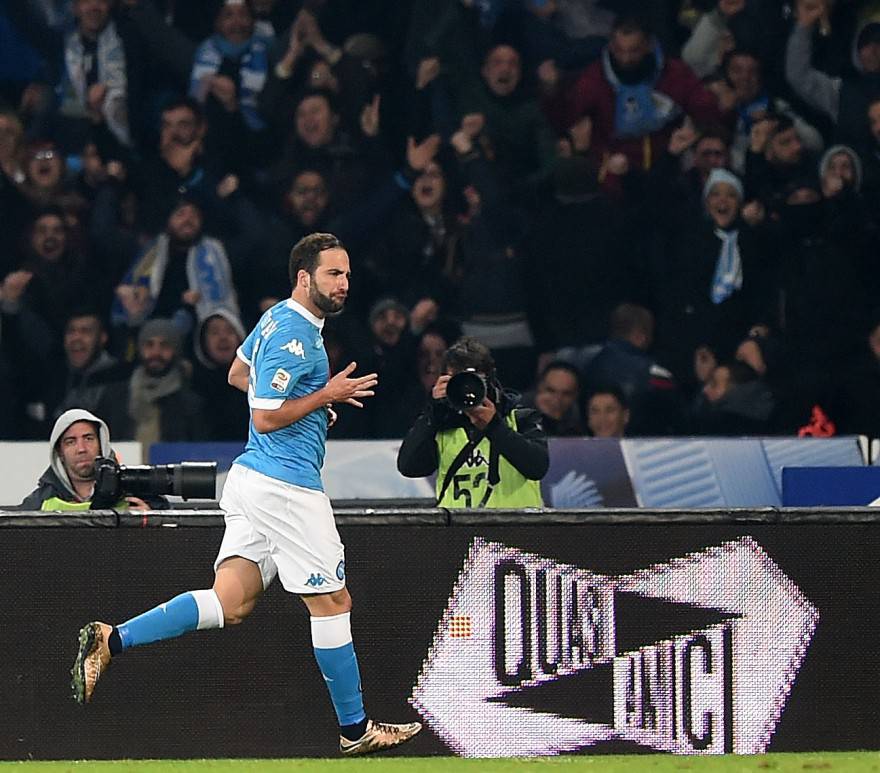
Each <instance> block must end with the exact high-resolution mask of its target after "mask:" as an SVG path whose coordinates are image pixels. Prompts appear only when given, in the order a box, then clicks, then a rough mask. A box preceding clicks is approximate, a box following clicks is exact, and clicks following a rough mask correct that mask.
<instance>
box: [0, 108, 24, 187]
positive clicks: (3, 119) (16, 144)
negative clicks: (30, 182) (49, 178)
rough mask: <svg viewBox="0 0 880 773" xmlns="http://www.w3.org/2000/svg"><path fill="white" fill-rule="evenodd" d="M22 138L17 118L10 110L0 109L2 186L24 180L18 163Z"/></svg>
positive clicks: (0, 172) (0, 171) (22, 131)
mask: <svg viewBox="0 0 880 773" xmlns="http://www.w3.org/2000/svg"><path fill="white" fill-rule="evenodd" d="M23 137H24V128H23V127H22V125H21V120H20V119H19V117H18V116H17V115H16V114H15V113H14V112H13V111H12V110H8V109H3V108H0V180H3V182H4V184H8V183H19V182H22V181H23V180H24V172H23V171H22V170H21V166H20V163H19V162H20V159H19V152H20V150H21V144H22V138H23Z"/></svg>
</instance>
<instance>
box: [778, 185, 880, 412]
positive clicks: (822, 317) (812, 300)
mask: <svg viewBox="0 0 880 773" xmlns="http://www.w3.org/2000/svg"><path fill="white" fill-rule="evenodd" d="M784 201H785V203H784V205H783V207H782V209H781V214H780V226H779V228H780V240H779V246H780V250H779V251H780V258H781V261H782V291H783V306H782V308H783V309H784V315H783V332H784V334H785V337H786V339H787V341H788V343H789V346H790V347H791V353H792V358H793V362H792V366H793V367H794V368H795V369H796V372H797V373H798V390H799V393H801V394H802V395H803V396H804V399H805V401H806V402H808V403H810V404H812V403H814V402H823V401H825V400H826V397H827V391H828V389H829V388H830V386H831V383H832V382H833V381H834V380H835V379H838V378H839V377H840V376H841V375H842V374H843V373H845V372H846V369H847V363H849V362H852V358H853V356H854V355H855V354H856V353H857V352H859V351H860V348H861V341H860V340H859V331H860V330H861V329H862V326H863V325H864V319H865V314H866V304H867V299H866V298H865V295H864V288H863V287H862V286H861V283H860V281H859V271H858V269H859V259H860V255H859V251H860V249H861V247H862V238H863V237H862V232H861V230H860V229H861V223H860V219H859V217H858V212H857V211H856V208H855V207H853V206H852V201H851V199H850V198H849V197H847V196H843V195H837V196H832V197H830V198H823V196H822V193H821V192H820V191H819V189H818V183H815V182H812V181H809V180H805V181H795V182H794V183H792V185H791V186H790V187H789V189H788V190H787V195H786V197H785V200H784ZM874 255H876V249H875V251H874ZM823 404H825V405H827V402H823Z"/></svg>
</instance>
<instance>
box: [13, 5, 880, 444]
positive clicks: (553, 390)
mask: <svg viewBox="0 0 880 773" xmlns="http://www.w3.org/2000/svg"><path fill="white" fill-rule="evenodd" d="M317 230H322V231H330V232H332V233H334V234H336V235H337V236H339V237H340V238H341V239H342V241H343V242H344V243H345V244H346V246H347V248H348V250H349V254H350V257H351V263H352V284H351V296H350V300H349V303H348V305H347V308H346V310H345V311H344V313H343V314H341V315H340V316H338V317H335V318H333V319H330V320H328V323H327V325H326V327H325V331H324V337H325V343H326V346H327V351H328V354H329V356H330V360H331V369H332V370H334V371H336V370H338V369H340V368H341V367H344V365H345V364H347V363H348V362H349V361H351V360H356V361H357V362H358V363H359V371H362V372H369V371H372V370H375V371H376V372H377V373H378V374H379V380H380V385H379V388H378V390H377V395H376V397H375V399H373V400H371V401H370V402H369V404H368V406H367V407H366V408H365V409H364V410H363V411H355V410H345V409H343V410H342V411H341V414H342V415H341V416H340V420H339V422H338V424H337V426H336V427H335V428H334V430H333V432H334V436H335V437H354V438H388V437H403V436H404V435H405V433H406V431H407V429H408V428H409V426H410V425H411V424H412V422H413V421H414V419H415V417H416V416H417V415H418V414H419V412H420V410H421V409H422V407H423V405H424V404H425V401H426V400H428V399H429V397H430V393H431V388H432V386H433V384H434V383H435V381H436V379H437V376H438V374H439V370H438V369H439V367H440V362H441V359H442V354H443V352H444V351H445V350H446V349H447V348H448V346H449V345H450V344H452V343H453V342H454V341H455V340H456V339H457V338H458V337H459V336H460V335H461V334H467V335H471V336H474V337H476V338H477V339H479V340H480V341H482V342H483V343H485V344H486V345H487V346H489V347H490V348H491V350H492V354H493V357H494V359H495V362H496V364H497V368H498V376H499V378H500V380H501V382H502V383H503V384H504V385H505V386H506V387H508V388H514V389H516V390H518V391H519V392H521V393H522V394H523V404H524V405H528V406H532V407H536V408H538V409H539V410H540V411H541V412H542V413H543V414H544V417H545V425H546V428H547V430H548V434H551V435H553V434H556V435H583V434H595V435H597V436H620V435H622V434H627V435H658V434H662V435H681V434H722V435H738V434H797V433H800V434H815V435H827V434H831V433H833V432H835V431H836V432H856V433H866V434H869V435H871V436H875V437H876V436H880V410H878V409H877V403H878V396H880V313H878V311H877V309H878V308H880V303H878V290H880V271H878V270H877V266H876V263H877V261H878V257H880V3H877V2H872V1H871V0H789V1H788V2H785V1H784V0H651V2H638V1H637V0H540V1H539V0H185V2H184V0H117V1H116V2H114V1H113V0H17V1H16V2H5V3H0V400H2V405H3V410H2V411H0V438H2V439H25V438H38V439H44V438H45V437H46V436H47V434H48V430H49V428H51V427H52V425H53V423H54V421H55V419H56V418H57V417H58V416H59V415H60V414H62V413H63V412H64V411H66V410H68V409H70V408H82V409H86V410H89V411H92V412H93V413H95V414H96V415H99V416H101V417H102V418H104V419H106V420H107V422H108V424H109V425H110V427H111V431H112V433H113V437H114V438H117V439H128V438H131V439H138V440H141V441H143V442H153V441H158V440H242V439H243V438H244V437H245V435H246V429H247V421H246V416H247V406H246V404H245V401H244V399H243V397H242V396H241V395H240V393H238V392H236V391H235V390H234V389H233V388H232V387H229V386H228V385H227V383H226V371H227V369H228V366H229V363H230V362H231V360H232V358H234V356H235V351H236V348H237V346H238V344H239V343H240V342H241V341H242V340H243V338H244V335H245V332H246V331H247V330H249V329H250V327H251V326H252V325H253V324H254V323H255V322H256V320H257V319H258V318H259V315H260V314H261V313H262V312H263V311H264V310H266V309H267V308H269V307H270V306H272V305H273V304H274V303H276V302H277V301H278V300H280V299H283V298H285V297H287V296H288V295H289V293H290V283H289V279H288V277H287V262H288V255H289V251H290V248H291V246H292V245H293V244H294V243H295V242H296V241H297V240H298V239H299V238H301V237H302V236H303V235H305V234H307V233H309V232H312V231H317Z"/></svg>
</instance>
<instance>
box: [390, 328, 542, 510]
mask: <svg viewBox="0 0 880 773" xmlns="http://www.w3.org/2000/svg"><path fill="white" fill-rule="evenodd" d="M443 370H444V375H442V376H440V377H439V378H438V379H437V383H436V384H435V385H434V389H433V391H432V400H431V403H430V404H429V405H428V407H427V408H426V409H425V411H424V412H423V413H422V414H421V415H420V416H419V418H418V419H417V420H416V423H415V424H414V425H413V427H412V428H411V429H410V431H409V433H408V434H407V436H406V437H405V438H404V440H403V444H402V445H401V447H400V451H399V452H398V455H397V469H398V470H399V471H400V473H401V474H402V475H405V476H406V477H408V478H422V477H425V476H427V475H431V474H432V473H433V472H435V471H436V472H437V506H438V507H456V508H461V507H465V508H483V507H491V508H521V507H542V506H543V502H542V500H541V487H540V480H541V478H543V477H544V475H545V474H546V472H547V468H548V467H549V464H550V458H549V455H548V452H547V438H546V436H545V435H544V430H543V428H542V427H541V423H540V414H539V413H538V412H537V411H534V410H531V409H526V408H516V407H515V403H514V400H513V398H512V397H511V396H510V395H509V394H507V393H505V392H504V390H503V389H502V387H501V385H500V384H499V383H498V380H497V378H496V377H495V363H494V361H493V359H492V355H491V353H490V352H489V350H488V348H486V347H485V346H484V345H483V344H481V343H480V342H479V341H477V340H476V339H474V338H469V337H464V338H461V339H460V340H459V341H457V342H456V343H455V344H453V345H452V346H451V347H450V348H449V349H448V350H447V351H446V353H445V355H444V363H443ZM453 379H455V380H453ZM450 382H451V383H450ZM447 392H448V393H447Z"/></svg>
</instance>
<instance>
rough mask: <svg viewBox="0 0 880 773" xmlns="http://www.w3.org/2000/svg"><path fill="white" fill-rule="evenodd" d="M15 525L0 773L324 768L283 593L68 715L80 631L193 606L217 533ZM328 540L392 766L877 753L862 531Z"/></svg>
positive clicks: (506, 528)
mask: <svg viewBox="0 0 880 773" xmlns="http://www.w3.org/2000/svg"><path fill="white" fill-rule="evenodd" d="M70 518H73V519H74V520H70ZM27 519H28V516H27V515H26V514H15V515H11V514H10V515H9V516H0V560H2V566H3V582H2V584H0V587H2V591H0V594H2V604H0V615H2V619H0V645H2V648H0V652H2V653H3V658H2V661H0V717H2V722H0V758H3V759H27V758H36V759H52V758H56V759H78V758H141V757H239V756H244V757H294V756H297V757H298V756H311V755H315V756H327V755H332V754H334V750H335V746H336V742H337V739H336V733H335V722H334V717H333V712H332V708H331V706H330V702H329V699H328V697H327V694H326V691H325V688H324V685H323V681H322V679H321V678H320V675H319V673H318V671H317V668H316V666H315V665H314V662H313V658H312V652H311V644H310V639H309V624H308V617H307V615H306V613H305V609H304V607H303V606H302V605H301V603H300V602H299V601H298V600H297V599H294V598H292V597H291V596H289V595H287V594H285V593H284V592H283V591H282V590H281V588H280V586H277V585H276V586H273V587H272V588H270V589H269V591H268V592H267V593H266V594H265V596H264V598H263V599H261V601H260V603H259V604H258V605H257V609H256V611H255V612H254V614H253V615H252V616H251V617H250V618H249V619H248V620H247V621H246V622H245V624H244V625H242V626H238V627H235V628H230V629H227V630H223V631H204V632H195V633H192V634H189V635H187V636H184V637H182V638H180V639H177V640H175V641H170V642H163V643H160V644H155V645H151V646H148V647H144V648H141V649H136V650H132V651H130V652H127V653H125V654H124V655H123V656H122V657H119V658H117V660H116V662H114V663H113V664H112V665H111V668H110V671H109V672H108V673H107V675H106V677H105V678H104V679H103V680H102V681H101V684H100V685H99V687H98V690H97V693H96V696H95V699H94V701H93V703H92V704H90V705H89V706H87V707H80V706H77V705H76V704H75V703H74V702H73V701H72V700H71V699H70V697H69V693H68V681H69V674H68V669H69V668H70V664H71V661H72V659H73V655H74V651H75V639H76V632H77V630H78V628H79V627H80V626H81V625H82V624H83V623H84V622H86V621H88V620H91V619H95V618H98V619H105V620H108V621H110V622H119V621H121V620H124V619H126V618H128V617H131V616H133V615H134V614H136V613H138V612H140V611H142V610H144V609H146V608H149V607H151V606H153V605H155V604H158V603H161V602H162V601H165V600H167V599H169V598H171V597H172V596H174V595H176V594H177V593H179V592H181V591H184V590H189V589H195V588H204V587H209V586H210V584H211V581H212V569H211V566H212V563H213V559H214V556H215V553H216V550H217V548H218V546H219V543H220V538H221V536H222V529H221V528H220V526H219V525H218V524H219V519H218V517H217V515H215V514H206V513H204V512H201V513H197V514H196V513H193V514H192V515H191V516H189V517H187V516H180V517H178V516H176V515H172V514H169V513H164V514H162V513H155V514H149V515H147V516H146V518H145V517H144V516H142V515H134V514H132V515H129V516H119V517H117V516H115V515H113V514H112V513H110V514H97V515H89V516H88V517H87V518H86V519H83V520H79V519H78V516H73V517H71V516H65V517H63V518H47V517H45V516H39V517H36V516H35V517H33V518H32V519H31V521H28V520H27ZM339 521H340V532H341V534H342V537H343V540H344V542H345V543H346V547H347V553H346V560H347V572H348V582H349V587H350V589H351V592H352V595H353V597H354V599H355V609H354V612H353V616H352V626H353V631H354V636H355V644H356V647H357V650H358V655H359V659H360V663H361V672H362V678H363V684H364V691H365V698H366V703H367V707H368V710H369V712H370V713H371V715H373V716H375V717H377V718H380V719H387V720H391V721H404V720H408V719H414V718H419V717H420V718H421V719H422V720H423V721H425V722H426V724H427V727H426V730H425V731H424V732H423V733H422V734H421V735H420V736H419V737H418V738H417V739H415V741H414V742H413V743H412V744H410V745H408V746H407V747H405V748H403V749H401V750H400V753H402V754H404V753H405V754H418V755H430V754H449V753H458V754H465V755H470V756H492V755H502V754H503V755H518V754H556V753H560V752H570V751H577V752H581V753H612V752H613V753H619V752H637V751H642V752H646V751H656V750H662V751H669V752H674V753H701V754H712V753H722V752H726V751H734V752H742V753H750V752H761V751H801V750H829V751H830V750H844V749H876V748H880V734H878V733H877V725H878V720H880V708H878V707H880V701H878V692H880V667H878V665H877V660H878V658H877V641H878V639H880V593H878V591H877V588H878V580H880V562H878V556H880V518H878V516H877V515H876V514H875V513H874V512H873V511H869V510H846V511H838V512H827V511H826V512H817V511H812V512H807V511H797V512H794V511H784V510H767V511H737V512H718V513H706V512H698V513H685V512H660V513H648V512H646V511H644V510H640V511H637V512H635V511H621V512H615V513H609V512H605V511H599V512H594V513H574V512H563V513H552V514H536V513H492V514H485V513H479V514H467V513H456V514H449V513H445V512H443V511H425V512H421V513H419V514H417V515H415V516H407V515H405V514H400V513H394V512H382V511H370V512H366V513H348V514H341V515H340V517H339ZM536 521H540V523H537V522H536ZM34 522H36V523H38V524H39V525H42V526H46V527H47V528H34V527H32V526H28V525H26V524H28V523H34ZM74 523H76V524H78V525H79V524H85V525H91V526H108V525H110V526H112V525H115V524H118V525H120V526H130V527H133V526H139V525H140V526H144V525H146V526H151V525H157V526H160V528H79V527H78V526H77V527H76V528H73V524H74ZM163 524H164V526H165V527H161V526H162V525H163ZM173 525H179V527H178V528H167V527H168V526H173ZM49 526H52V527H51V528H49ZM195 527H199V528H195Z"/></svg>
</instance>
